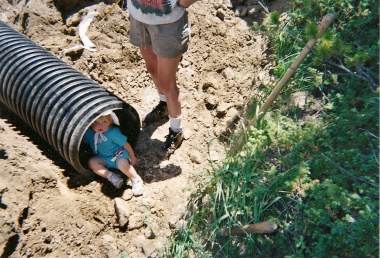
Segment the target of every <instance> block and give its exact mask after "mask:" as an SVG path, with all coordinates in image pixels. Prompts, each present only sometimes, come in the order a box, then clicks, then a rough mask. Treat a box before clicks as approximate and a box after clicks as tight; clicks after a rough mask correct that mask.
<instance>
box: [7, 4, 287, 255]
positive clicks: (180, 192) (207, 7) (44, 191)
mask: <svg viewBox="0 0 380 258" xmlns="http://www.w3.org/2000/svg"><path fill="white" fill-rule="evenodd" d="M224 1H225V2H223V1H221V0H220V1H219V2H214V1H200V2H197V3H196V4H194V5H193V6H191V7H190V8H189V9H188V10H189V20H190V24H191V29H192V33H191V41H190V48H189V50H188V52H187V53H186V54H185V55H184V56H183V59H182V61H181V64H180V67H179V70H178V77H177V78H178V85H179V87H180V91H181V94H182V103H183V117H184V122H183V124H184V128H185V132H186V140H185V141H184V142H183V144H182V146H181V147H180V148H179V149H178V150H177V151H176V152H175V153H174V155H172V157H171V158H170V160H169V161H161V160H159V159H158V158H157V156H156V150H157V149H158V148H159V147H160V146H161V145H162V144H163V141H164V137H165V135H166V134H167V131H168V123H166V124H164V125H159V126H149V127H147V128H144V129H141V134H140V137H139V140H138V143H137V145H136V148H135V152H136V156H137V158H138V162H137V164H136V166H135V167H136V170H137V171H138V173H139V174H140V175H141V176H142V178H143V179H144V181H145V191H144V195H143V196H141V197H131V190H130V186H129V185H125V186H124V187H123V188H122V189H120V190H117V189H115V188H113V187H112V186H111V185H110V184H109V183H108V182H107V181H105V180H103V179H101V178H98V177H94V178H92V179H91V178H88V177H85V176H83V175H81V174H79V173H78V172H76V171H75V170H74V169H73V168H72V167H71V165H70V164H68V163H67V162H66V161H65V160H64V159H63V158H62V157H61V156H60V154H58V152H56V151H55V150H54V149H53V148H52V147H51V146H50V145H48V144H47V143H46V142H45V141H44V140H43V139H42V138H41V137H40V136H39V135H38V134H37V133H35V132H34V131H32V130H31V129H30V128H29V126H28V125H27V124H25V123H24V122H23V121H20V119H19V118H17V117H15V115H14V114H12V112H11V111H10V110H8V109H7V107H6V106H4V105H3V104H1V105H0V167H1V173H0V255H1V257H120V256H121V257H128V256H129V257H148V256H150V257H157V256H159V255H160V249H161V248H162V246H163V244H164V243H165V239H166V238H167V237H168V236H169V235H170V234H171V233H172V232H173V231H174V230H175V228H176V226H178V224H180V223H182V215H183V214H184V212H185V210H186V206H187V200H188V197H189V195H190V194H191V193H192V192H193V191H194V190H195V189H196V188H197V187H198V185H199V183H200V182H202V180H203V179H204V177H205V175H203V174H202V172H204V171H206V170H207V169H208V168H210V167H211V163H217V162H219V161H220V160H222V159H223V158H224V157H225V155H226V147H224V146H225V143H224V142H223V141H222V140H223V139H226V138H227V137H228V136H229V135H230V134H231V132H234V131H235V130H236V129H237V128H239V123H241V118H242V116H243V114H244V111H245V109H246V107H247V104H248V103H249V101H250V100H251V99H252V97H253V96H254V93H255V89H256V88H257V87H259V86H261V85H263V86H265V85H267V84H268V83H269V82H270V81H271V77H270V71H271V69H273V66H272V62H271V61H270V57H269V51H268V46H267V39H266V37H265V36H263V35H261V34H259V33H258V32H254V31H251V30H249V26H250V25H251V24H252V21H257V22H259V23H260V22H262V20H263V17H265V15H264V12H263V10H262V9H261V7H260V5H258V3H257V1H252V0H248V1H245V0H243V1H239V2H230V1H226V0H224ZM267 4H268V6H269V7H270V8H271V9H273V8H277V9H279V10H280V9H282V8H283V7H284V2H283V1H275V2H269V3H267ZM111 6H112V1H108V2H107V1H103V2H102V3H100V2H99V1H73V0H71V1H70V0H65V1H53V0H30V1H26V0H18V1H9V0H8V1H4V0H3V1H0V20H1V21H3V22H5V23H7V24H8V25H9V26H11V27H13V28H14V29H16V30H17V31H19V32H20V33H22V34H24V35H25V36H27V37H28V38H30V39H31V40H33V41H34V42H36V43H37V44H39V45H40V46H42V47H44V48H45V49H46V50H48V51H50V52H52V53H53V54H54V55H56V56H57V57H59V58H60V59H62V60H64V61H65V62H67V63H68V64H70V65H71V66H73V67H74V68H75V69H77V70H78V71H80V72H82V73H84V74H85V75H87V76H88V77H89V78H91V79H92V80H94V81H96V82H97V83H99V84H100V85H101V86H102V87H104V88H105V89H107V90H108V91H110V92H112V93H114V94H116V95H117V96H118V97H120V98H121V99H122V100H124V101H125V102H126V103H129V104H130V105H132V106H133V107H134V108H135V109H136V110H137V112H138V113H139V115H140V117H142V116H143V115H144V114H145V113H147V112H148V111H149V110H150V109H151V108H152V107H154V106H155V105H156V104H157V103H158V99H157V94H156V91H155V88H154V86H153V84H152V81H151V79H150V77H149V75H148V74H147V72H146V70H145V65H144V61H143V59H142V57H141V55H140V52H139V50H138V49H137V48H136V47H134V46H132V45H131V44H130V43H129V35H128V34H129V21H128V18H129V14H128V12H127V11H126V10H125V9H123V8H121V7H120V6H115V7H114V8H112V9H111V10H110V8H111ZM90 11H96V12H97V13H98V14H97V15H96V16H95V18H94V20H93V21H92V23H91V25H90V27H89V29H88V31H87V36H88V37H89V39H91V41H92V42H93V43H94V44H95V46H96V51H94V52H91V51H88V50H86V49H79V50H78V49H77V50H73V49H72V47H74V46H77V45H80V44H82V42H81V39H80V37H79V32H78V24H79V23H80V21H81V20H83V18H84V17H85V16H86V15H87V14H88V13H89V12H90Z"/></svg>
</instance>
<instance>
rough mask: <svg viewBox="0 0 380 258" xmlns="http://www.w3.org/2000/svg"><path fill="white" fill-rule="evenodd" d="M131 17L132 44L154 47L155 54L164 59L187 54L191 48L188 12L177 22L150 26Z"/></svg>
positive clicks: (140, 46) (141, 46)
mask: <svg viewBox="0 0 380 258" xmlns="http://www.w3.org/2000/svg"><path fill="white" fill-rule="evenodd" d="M129 17H130V25H131V31H130V42H131V44H132V45H134V46H136V47H139V48H146V47H147V46H152V47H153V52H154V53H155V54H156V55H157V56H159V57H164V58H171V57H176V56H178V55H181V54H183V53H185V52H186V51H187V49H188V46H189V39H190V26H189V23H188V18H187V12H185V14H184V15H183V16H182V17H181V18H180V19H179V20H177V21H175V22H173V23H168V24H160V25H149V24H145V23H142V22H139V21H137V20H136V19H134V18H133V17H132V16H131V15H130V16H129Z"/></svg>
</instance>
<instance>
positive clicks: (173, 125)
mask: <svg viewBox="0 0 380 258" xmlns="http://www.w3.org/2000/svg"><path fill="white" fill-rule="evenodd" d="M169 119H170V120H169V122H170V129H172V131H173V132H175V133H178V132H179V131H181V129H182V116H179V117H171V116H170V115H169Z"/></svg>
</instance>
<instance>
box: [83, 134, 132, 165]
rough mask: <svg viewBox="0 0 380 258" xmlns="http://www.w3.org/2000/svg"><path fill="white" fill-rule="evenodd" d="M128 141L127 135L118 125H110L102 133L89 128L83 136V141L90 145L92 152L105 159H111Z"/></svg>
mask: <svg viewBox="0 0 380 258" xmlns="http://www.w3.org/2000/svg"><path fill="white" fill-rule="evenodd" d="M126 141H127V136H125V135H123V134H122V133H121V132H120V129H119V128H118V127H110V128H109V129H108V130H107V131H106V132H104V133H102V134H98V133H95V131H94V130H92V129H91V128H89V129H88V130H87V131H86V133H85V134H84V136H83V142H84V143H87V144H89V145H90V147H91V150H92V152H93V153H94V154H95V155H97V156H99V157H101V158H103V159H105V160H111V159H112V158H113V157H114V155H115V152H117V150H119V149H120V148H121V147H123V146H124V144H125V142H126Z"/></svg>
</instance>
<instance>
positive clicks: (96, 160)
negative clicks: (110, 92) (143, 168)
mask: <svg viewBox="0 0 380 258" xmlns="http://www.w3.org/2000/svg"><path fill="white" fill-rule="evenodd" d="M114 124H119V119H118V118H117V116H116V115H115V113H114V112H112V111H110V112H106V113H104V114H102V115H101V116H100V117H99V118H98V119H96V120H95V122H94V123H92V124H91V126H90V128H89V129H88V130H87V131H86V133H85V135H84V137H83V142H84V143H87V144H89V145H90V147H91V150H92V152H93V153H94V154H95V156H94V157H92V158H91V159H90V160H89V161H88V165H89V167H90V169H91V170H92V171H93V172H94V173H96V174H97V175H99V176H101V177H103V178H107V179H108V181H110V182H111V183H112V184H113V185H114V186H115V187H116V188H120V187H121V186H122V184H123V179H122V178H121V177H120V176H119V175H118V174H115V173H113V172H111V171H110V170H109V169H110V168H116V169H119V170H120V171H121V172H123V173H124V174H125V175H126V176H128V178H129V179H131V182H132V192H133V195H134V196H139V195H142V193H143V181H142V179H141V177H140V176H139V175H138V174H137V172H136V170H135V169H134V167H133V165H134V164H136V161H137V159H136V157H135V153H134V152H133V149H132V147H131V145H130V144H129V143H128V142H127V136H125V135H123V134H122V133H121V132H120V129H119V128H118V127H117V126H114Z"/></svg>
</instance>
